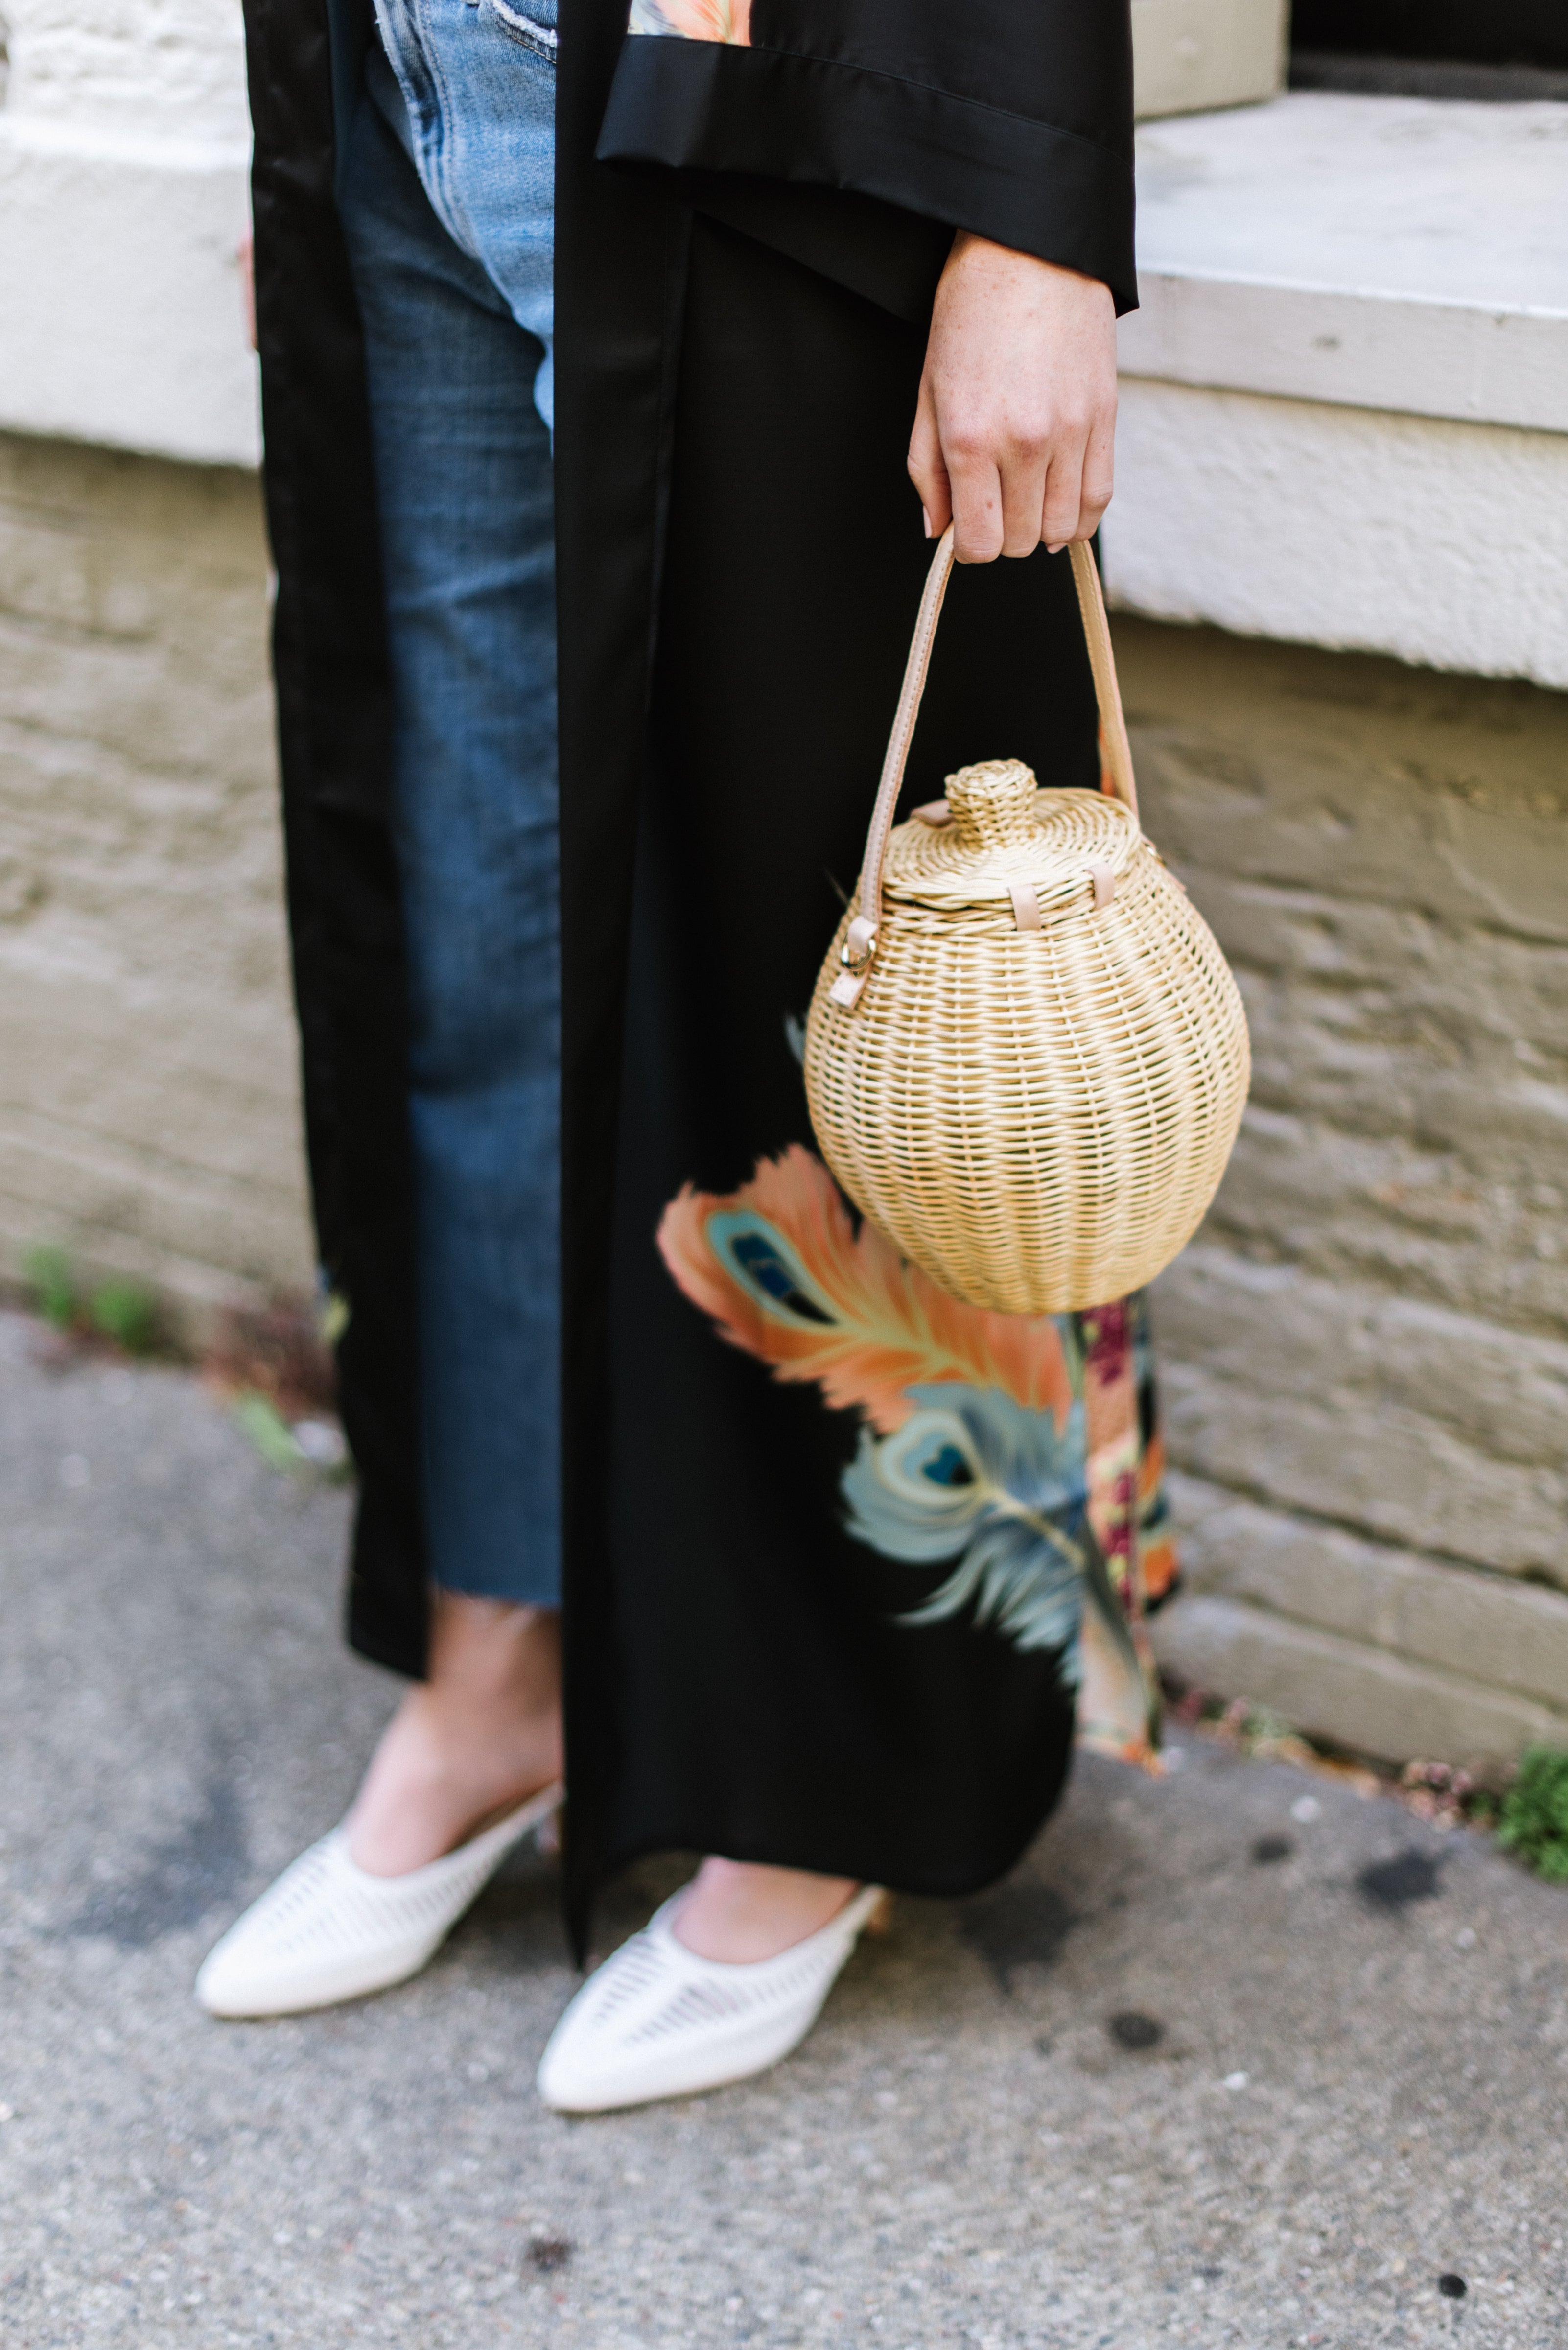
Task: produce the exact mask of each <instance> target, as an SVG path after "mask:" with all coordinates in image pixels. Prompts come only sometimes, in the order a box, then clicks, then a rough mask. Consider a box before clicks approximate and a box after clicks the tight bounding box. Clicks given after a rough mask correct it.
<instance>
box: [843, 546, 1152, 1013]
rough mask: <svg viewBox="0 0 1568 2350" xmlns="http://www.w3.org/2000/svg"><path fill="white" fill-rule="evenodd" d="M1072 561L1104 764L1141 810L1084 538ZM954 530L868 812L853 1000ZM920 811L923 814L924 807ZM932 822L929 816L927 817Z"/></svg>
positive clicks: (869, 948) (921, 618) (874, 917)
mask: <svg viewBox="0 0 1568 2350" xmlns="http://www.w3.org/2000/svg"><path fill="white" fill-rule="evenodd" d="M1068 553H1069V555H1070V556H1071V557H1072V563H1073V585H1074V587H1075V588H1076V589H1077V591H1078V610H1079V613H1080V615H1081V617H1082V619H1083V623H1084V636H1085V640H1086V642H1087V644H1088V648H1089V667H1090V669H1091V670H1092V671H1094V678H1095V699H1096V702H1098V704H1099V711H1100V743H1101V750H1102V754H1103V756H1104V759H1105V764H1106V771H1107V772H1108V774H1109V775H1110V779H1111V785H1112V788H1113V789H1114V791H1115V793H1116V797H1117V799H1119V800H1120V801H1122V802H1123V804H1124V806H1127V807H1129V808H1130V809H1131V810H1132V813H1133V816H1134V817H1135V818H1136V817H1137V784H1136V783H1135V782H1134V780H1133V765H1132V751H1131V748H1130V746H1129V745H1128V743H1127V721H1126V720H1125V719H1124V717H1123V716H1122V697H1121V691H1120V688H1119V687H1118V685H1117V683H1116V656H1115V654H1114V653H1113V651H1112V650H1111V631H1110V625H1109V623H1108V621H1107V620H1106V599H1105V597H1104V595H1103V594H1102V592H1101V588H1100V574H1099V567H1098V566H1097V565H1096V561H1095V557H1094V553H1093V550H1092V549H1091V548H1090V547H1088V546H1085V543H1084V542H1083V540H1081V539H1075V541H1074V542H1073V545H1072V546H1071V547H1070V548H1069V549H1068ZM952 567H953V531H952V525H951V523H950V524H949V525H948V526H947V528H946V530H944V531H943V533H942V535H941V537H940V539H939V540H938V542H937V550H936V553H935V554H934V555H933V556H932V557H931V567H930V569H929V571H928V572H927V574H926V586H925V592H924V594H923V595H922V596H921V598H920V608H919V613H918V614H917V616H916V619H915V633H914V638H913V639H912V641H911V643H910V646H909V661H908V663H907V664H906V666H905V670H904V683H903V687H902V689H901V691H900V692H899V695H898V710H897V711H896V712H895V713H894V718H893V731H892V733H891V734H890V735H889V736H888V754H887V756H886V758H885V759H884V760H883V762H882V775H881V780H880V782H879V783H878V784H877V804H876V806H875V807H874V808H873V809H872V811H871V827H870V830H869V831H868V832H867V836H866V855H865V858H864V861H863V862H862V864H861V868H860V889H859V910H858V912H857V917H856V920H855V922H854V923H853V924H852V925H851V931H850V935H851V937H852V938H853V939H855V941H856V945H857V953H856V955H855V957H854V962H855V965H856V975H855V976H853V977H852V976H851V974H850V972H846V973H845V974H844V976H843V977H842V978H841V979H840V980H839V982H838V983H837V985H836V986H835V987H834V988H833V990H832V991H831V993H832V994H833V997H834V1000H835V1001H836V1003H844V1004H853V1003H855V1002H856V1001H857V998H858V996H859V994H860V991H861V988H862V987H863V986H864V985H865V981H866V966H867V964H868V963H869V962H870V959H871V957H872V955H873V954H874V953H875V952H876V940H877V924H878V923H879V922H880V920H881V918H882V866H883V861H884V859H885V858H886V857H887V854H888V834H889V833H890V832H891V831H892V829H893V811H894V809H895V808H896V807H897V806H898V794H899V792H900V790H901V789H902V788H903V782H904V766H905V763H906V762H907V760H908V758H909V744H910V742H911V740H912V739H913V736H914V732H915V721H916V719H917V718H919V714H920V697H921V695H922V694H923V693H924V691H925V688H926V671H928V670H929V667H930V664H931V647H932V645H933V644H934V642H935V641H936V634H937V622H938V620H939V619H940V618H941V609H942V598H944V596H945V595H946V594H947V591H948V581H949V580H950V578H951V577H952ZM919 813H920V814H922V815H926V811H925V810H923V809H922V810H920V811H919ZM927 821H928V822H929V821H930V818H929V815H928V816H927ZM1095 894H1096V904H1098V903H1100V902H1102V900H1101V899H1100V895H1099V886H1098V883H1097V882H1096V893H1095Z"/></svg>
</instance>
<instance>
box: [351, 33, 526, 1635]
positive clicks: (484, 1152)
mask: <svg viewBox="0 0 1568 2350" xmlns="http://www.w3.org/2000/svg"><path fill="white" fill-rule="evenodd" d="M381 7H382V16H381V23H382V36H383V39H384V40H385V41H386V43H387V51H386V52H381V51H378V50H377V48H376V47H374V45H372V49H371V53H370V58H369V64H368V69H367V76H366V90H365V94H364V96H363V97H362V98H361V99H360V102H359V104H358V108H357V109H356V111H355V113H354V116H353V121H352V130H351V135H350V138H349V140H348V150H347V152H346V154H345V157H344V160H343V168H342V170H341V172H340V175H339V204H340V209H341V212H342V216H343V223H344V228H345V231H346V234H347V237H348V251H349V258H350V264H351V266H352V269H353V274H354V282H355V287H356V291H357V293H358V302H359V309H360V314H361V317H362V319H363V322H364V329H365V349H366V362H367V368H368V372H369V393H370V415H371V432H372V438H373V442H374V453H375V462H376V475H377V486H378V496H379V513H380V528H381V545H382V558H383V567H384V573H385V579H386V594H387V622H388V631H389V646H390V654H391V665H392V677H393V712H394V725H393V778H392V785H393V828H394V837H395V844H396V852H397V856H398V860H399V865H400V879H401V884H402V897H403V905H404V913H405V922H406V938H407V953H408V967H409V991H410V1123H411V1134H412V1147H413V1157H414V1180H415V1211H416V1243H417V1250H418V1309H419V1317H420V1372H421V1422H422V1431H423V1445H424V1460H423V1463H422V1467H423V1472H424V1484H425V1493H426V1520H427V1528H428V1535H429V1544H430V1558H431V1575H432V1577H433V1579H434V1580H435V1582H436V1583H437V1584H439V1585H441V1586H443V1587H445V1588H447V1589H449V1590H453V1591H462V1592H472V1593H474V1594H477V1595H481V1596H486V1597H492V1598H501V1599H510V1600H517V1601H524V1600H526V1601H534V1602H536V1603H540V1604H546V1605H547V1604H553V1603H555V1602H556V1600H558V1598H559V1595H560V1565H559V1553H560V1500H559V1449H560V1448H559V1404H558V1385H557V1367H556V1366H557V1355H558V1346H559V1307H558V1302H557V1301H558V1288H559V1280H558V1256H559V1222H560V1218H559V1175H558V1162H559V1102H558V1097H559V1003H560V979H559V920H558V909H557V895H558V889H557V881H558V872H557V848H556V610H555V514H554V494H553V484H552V478H551V459H550V435H549V416H550V392H551V380H550V370H549V358H550V338H551V334H552V329H553V315H552V300H553V276H552V271H553V217H552V214H553V203H554V127H555V126H554V106H555V91H554V79H555V74H554V66H553V64H552V63H551V61H550V57H549V43H548V40H547V38H546V35H547V33H548V31H549V29H550V26H552V25H553V22H554V16H555V0H534V5H532V6H531V8H530V11H529V16H527V17H523V16H520V15H519V13H518V12H517V11H516V10H514V9H512V8H510V7H509V6H507V5H505V0H479V5H477V6H475V5H468V0H381ZM513 17H515V18H516V23H515V24H512V23H510V22H509V21H508V20H509V19H511V18H513ZM388 54H389V55H390V57H391V58H392V60H393V64H394V65H395V68H396V72H395V76H394V74H393V73H392V72H390V71H389V68H388V63H387V56H388Z"/></svg>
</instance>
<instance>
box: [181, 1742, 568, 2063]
mask: <svg viewBox="0 0 1568 2350" xmlns="http://www.w3.org/2000/svg"><path fill="white" fill-rule="evenodd" d="M563 1794H564V1790H563V1789H562V1788H561V1787H560V1786H559V1785H556V1786H552V1787H546V1788H545V1789H544V1790H543V1792H542V1793H541V1794H537V1795H531V1796H530V1797H529V1799H528V1801H527V1802H526V1803H525V1804H519V1805H518V1807H517V1809H516V1810H515V1811H514V1812H510V1813H508V1814H507V1815H506V1817H505V1818H504V1819H503V1820H497V1821H496V1822H495V1824H494V1825H493V1827H488V1828H485V1829H483V1830H482V1832H481V1833H480V1834H479V1835H476V1836H471V1837H470V1838H469V1840H468V1842H467V1843H466V1844H462V1845H459V1846H458V1847H457V1850H456V1851H455V1852H449V1853H444V1854H443V1855H442V1856H441V1859H440V1860H432V1861H431V1862H430V1864H429V1865H428V1866H426V1867H424V1868H413V1869H410V1870H409V1871H408V1872H407V1874H406V1875H405V1876H402V1877H372V1876H371V1875H370V1874H369V1870H367V1869H363V1868H360V1867H359V1866H358V1864H357V1863H356V1862H355V1861H353V1860H351V1859H350V1858H349V1856H348V1823H347V1822H342V1823H340V1824H339V1825H337V1827H335V1828H334V1829H333V1830H332V1833H331V1834H330V1835H325V1836H323V1837H322V1839H321V1842H320V1843H319V1844H313V1845H312V1846H311V1847H310V1849H309V1851H308V1852H304V1853H301V1855H300V1856H299V1858H298V1859H297V1860H296V1861H295V1862H294V1863H293V1865H292V1866H290V1867H288V1868H286V1869H285V1870H284V1872H283V1875H282V1876H281V1877H278V1878H277V1880H276V1882H275V1884H273V1885H270V1886H269V1887H267V1889H266V1891H265V1893H264V1894H263V1895H262V1897H261V1898H260V1899H259V1900H258V1901H254V1902H253V1903H252V1904H251V1906H250V1908H248V1909H247V1910H246V1911H245V1913H244V1917H243V1918H237V1919H236V1920H235V1922H234V1925H232V1926H231V1927H230V1928H229V1930H228V1932H227V1933H226V1934H225V1935H224V1936H223V1939H222V1941H221V1942H219V1943H217V1944H216V1945H215V1946H214V1948H213V1950H210V1951H209V1953H208V1955H207V1958H206V1960H204V1962H203V1964H202V1970H201V1972H200V1973H199V1974H198V1975H197V1977H196V1996H197V1998H198V1999H199V2000H200V2001H201V2002H202V2006H203V2007H204V2008H205V2009H206V2010H207V2012H208V2014H209V2015H221V2016H226V2017H231V2018H234V2017H240V2016H261V2015H296V2014H298V2013H299V2012H301V2011H302V2010H304V2009H306V2008H311V2007H330V2006H332V2005H333V2003H334V2002H336V2001H337V2000H340V1999H358V1998H361V1997H362V1996H363V1995H364V1993H365V1992H367V1991H386V1990H387V1989H389V1986H390V1985H391V1984H393V1983H399V1982H405V1981H407V1980H408V1978H409V1976H410V1975H416V1974H418V1972H419V1970H420V1969H421V1967H422V1966H424V1965H426V1964H427V1963H428V1962H429V1960H431V1958H433V1957H434V1955H435V1953H436V1951H437V1950H439V1948H440V1947H441V1943H442V1942H443V1941H444V1940H445V1939H446V1937H447V1935H448V1934H450V1933H451V1931H452V1928H453V1927H454V1926H455V1925H456V1923H457V1921H458V1919H459V1918H461V1917H462V1913H463V1911H464V1910H465V1909H466V1908H468V1907H469V1905H470V1903H471V1902H472V1901H473V1900H474V1899H475V1898H477V1896H478V1895H479V1894H480V1892H481V1891H482V1890H483V1887H485V1885H487V1884H488V1882H489V1880H490V1879H491V1877H493V1876H494V1874H495V1872H496V1870H497V1869H498V1868H499V1867H500V1866H501V1864H502V1862H503V1861H504V1859H505V1857H506V1856H507V1854H508V1853H509V1852H510V1851H511V1850H512V1848H513V1846H514V1845H515V1844H517V1843H519V1842H520V1841H521V1839H522V1838H523V1837H524V1836H525V1835H527V1833H528V1831H529V1829H530V1828H535V1827H538V1826H540V1825H543V1823H544V1822H545V1821H546V1820H547V1819H548V1818H549V1817H550V1814H552V1813H553V1812H554V1811H555V1810H556V1807H557V1805H558V1804H560V1802H561V1800H562V1796H563Z"/></svg>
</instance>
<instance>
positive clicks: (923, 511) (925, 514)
mask: <svg viewBox="0 0 1568 2350" xmlns="http://www.w3.org/2000/svg"><path fill="white" fill-rule="evenodd" d="M920 520H921V521H922V522H923V523H924V524H925V525H926V536H927V537H928V538H929V536H930V535H931V510H930V508H929V506H922V507H921V508H920Z"/></svg>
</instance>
